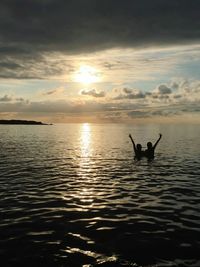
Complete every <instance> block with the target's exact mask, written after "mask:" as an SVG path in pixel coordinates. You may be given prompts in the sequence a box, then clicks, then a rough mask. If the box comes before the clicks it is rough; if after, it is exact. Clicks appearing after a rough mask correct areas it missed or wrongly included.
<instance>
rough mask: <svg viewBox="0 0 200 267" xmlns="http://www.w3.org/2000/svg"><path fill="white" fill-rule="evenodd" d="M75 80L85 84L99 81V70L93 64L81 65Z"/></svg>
mask: <svg viewBox="0 0 200 267" xmlns="http://www.w3.org/2000/svg"><path fill="white" fill-rule="evenodd" d="M75 81H76V82H79V83H84V84H91V83H95V82H98V81H99V76H98V72H97V70H96V69H95V68H93V67H91V66H86V65H84V66H81V67H80V68H79V70H78V71H77V73H76V74H75Z"/></svg>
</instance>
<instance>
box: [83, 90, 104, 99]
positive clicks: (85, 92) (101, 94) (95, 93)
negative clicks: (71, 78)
mask: <svg viewBox="0 0 200 267" xmlns="http://www.w3.org/2000/svg"><path fill="white" fill-rule="evenodd" d="M81 95H88V96H93V97H105V92H104V91H100V92H98V91H96V90H95V89H91V90H82V91H81Z"/></svg>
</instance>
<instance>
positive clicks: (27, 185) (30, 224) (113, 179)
mask: <svg viewBox="0 0 200 267" xmlns="http://www.w3.org/2000/svg"><path fill="white" fill-rule="evenodd" d="M159 133H162V139H161V140H160V142H159V144H158V146H157V148H156V151H155V159H154V160H152V161H148V160H147V159H145V158H143V159H141V160H140V161H137V160H135V159H134V153H133V147H132V143H131V141H130V139H129V137H128V135H129V134H131V135H132V137H133V139H134V140H135V142H136V143H140V144H142V147H143V149H145V148H146V143H147V142H148V141H151V142H152V143H155V142H156V140H157V139H158V137H159ZM0 261H1V266H2V267H5V266H9V267H12V266H20V267H21V266H34V267H40V266H48V267H51V266H55V267H57V266H58V267H61V266H63V267H64V266H65V267H79V266H81V267H91V266H98V267H100V266H101V267H113V266H114V267H115V266H116V267H119V266H132V267H133V266H134V267H147V266H148V267H150V266H151V267H161V266H163V267H165V266H170V267H171V266H181V267H184V266H196V267H199V266H200V125H198V124H186V123H185V124H184V123H183V124H175V123H173V124H169V123H168V124H164V123H161V124H156V123H155V124H154V123H151V124H150V123H148V124H89V123H83V124H55V125H32V126H31V125H0Z"/></svg>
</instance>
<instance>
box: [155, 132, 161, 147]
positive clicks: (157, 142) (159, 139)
mask: <svg viewBox="0 0 200 267" xmlns="http://www.w3.org/2000/svg"><path fill="white" fill-rule="evenodd" d="M161 137H162V134H159V138H158V140H157V141H156V142H155V144H154V146H153V148H154V149H155V148H156V146H157V144H158V142H159V141H160V139H161Z"/></svg>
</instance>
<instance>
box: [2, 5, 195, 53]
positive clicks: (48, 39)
mask: <svg viewBox="0 0 200 267" xmlns="http://www.w3.org/2000/svg"><path fill="white" fill-rule="evenodd" d="M199 8H200V3H199V1H198V0H193V1H192V4H191V3H190V2H189V1H187V0H182V1H180V0H168V1H165V0H164V1H160V0H154V1H149V0H134V1H133V0H126V1H121V0H110V1H107V0H102V1H98V0H86V1H82V0H68V1H64V0H60V1H57V0H46V1H39V0H35V1H33V0H31V1H26V0H20V1H6V0H3V1H1V3H0V16H1V24H0V32H1V36H0V39H1V48H0V51H1V53H3V54H9V55H11V54H23V53H25V54H27V53H31V54H34V53H37V52H41V51H43V52H44V51H46V52H47V51H63V52H67V53H81V52H92V51H97V50H102V49H105V48H112V47H144V46H151V45H152V44H154V45H155V44H158V45H165V44H174V43H185V42H195V41H199V37H200V33H199V28H200V21H199Z"/></svg>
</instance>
